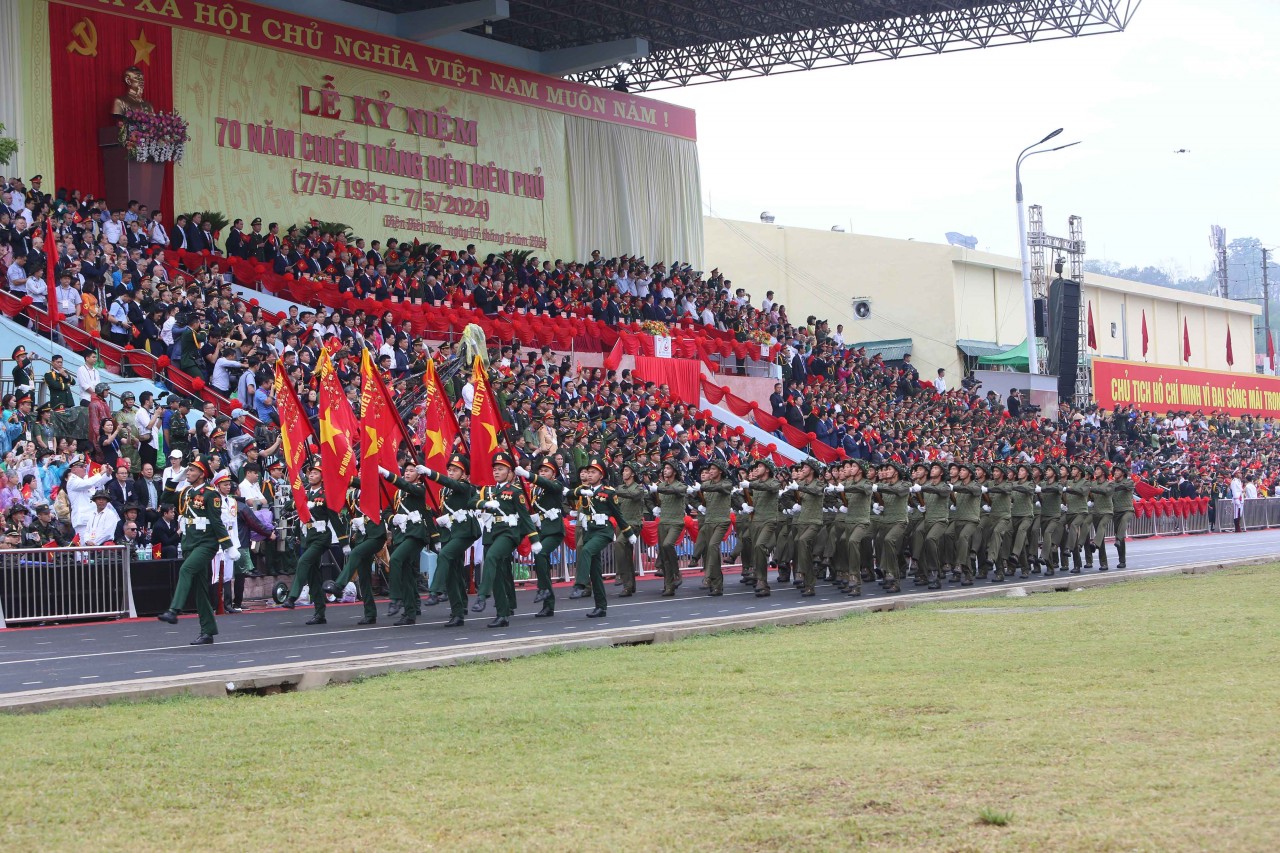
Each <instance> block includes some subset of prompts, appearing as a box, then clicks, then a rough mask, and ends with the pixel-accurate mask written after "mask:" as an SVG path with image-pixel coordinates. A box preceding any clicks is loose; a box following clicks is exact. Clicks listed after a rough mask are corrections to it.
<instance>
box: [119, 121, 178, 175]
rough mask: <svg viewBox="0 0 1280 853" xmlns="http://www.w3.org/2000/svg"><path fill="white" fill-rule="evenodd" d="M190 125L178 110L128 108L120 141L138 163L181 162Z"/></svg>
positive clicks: (122, 125) (121, 126)
mask: <svg viewBox="0 0 1280 853" xmlns="http://www.w3.org/2000/svg"><path fill="white" fill-rule="evenodd" d="M190 139H191V136H190V134H189V133H188V125H187V122H186V120H185V119H183V118H182V116H180V115H178V114H177V113H149V112H146V111H145V110H129V111H128V112H127V113H125V114H124V122H123V123H121V125H120V144H121V145H123V146H124V147H125V150H126V151H128V152H129V157H130V158H131V159H133V160H136V161H137V162H139V163H178V162H181V161H182V155H183V153H184V152H185V149H186V145H187V142H188V140H190Z"/></svg>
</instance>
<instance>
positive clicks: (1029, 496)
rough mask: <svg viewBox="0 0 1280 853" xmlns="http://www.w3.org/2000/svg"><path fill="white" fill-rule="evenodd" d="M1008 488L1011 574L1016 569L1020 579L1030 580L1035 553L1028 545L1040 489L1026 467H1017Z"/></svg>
mask: <svg viewBox="0 0 1280 853" xmlns="http://www.w3.org/2000/svg"><path fill="white" fill-rule="evenodd" d="M1008 486H1009V491H1010V514H1009V518H1010V521H1009V528H1010V535H1011V539H1012V546H1011V548H1010V552H1009V574H1010V575H1012V574H1013V569H1014V568H1015V567H1016V568H1018V570H1019V576H1020V577H1024V578H1029V577H1031V570H1030V568H1031V567H1030V556H1033V555H1034V554H1035V551H1034V550H1030V551H1029V550H1028V545H1029V544H1030V542H1031V526H1032V524H1033V523H1034V522H1035V515H1036V510H1035V502H1036V492H1037V491H1039V489H1038V488H1037V487H1036V485H1035V484H1034V483H1032V482H1031V469H1030V468H1029V467H1027V466H1026V465H1019V466H1018V467H1017V470H1016V473H1015V474H1014V480H1013V482H1012V483H1009V484H1008Z"/></svg>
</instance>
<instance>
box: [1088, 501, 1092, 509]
mask: <svg viewBox="0 0 1280 853" xmlns="http://www.w3.org/2000/svg"><path fill="white" fill-rule="evenodd" d="M1089 509H1093V501H1089Z"/></svg>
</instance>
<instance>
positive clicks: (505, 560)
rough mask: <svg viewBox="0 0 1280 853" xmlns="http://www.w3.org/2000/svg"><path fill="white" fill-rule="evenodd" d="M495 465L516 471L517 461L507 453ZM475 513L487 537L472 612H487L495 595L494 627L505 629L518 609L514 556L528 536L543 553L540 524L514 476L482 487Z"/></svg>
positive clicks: (500, 454)
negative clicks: (489, 602) (533, 515)
mask: <svg viewBox="0 0 1280 853" xmlns="http://www.w3.org/2000/svg"><path fill="white" fill-rule="evenodd" d="M493 462H494V464H495V465H500V464H506V465H507V467H509V468H512V469H514V468H515V461H514V460H513V459H512V458H511V456H510V455H509V454H507V453H505V452H504V453H499V454H498V455H497V456H495V457H494V460H493ZM475 510H476V517H477V518H478V519H479V522H480V529H481V530H482V531H483V535H484V567H483V569H482V572H481V576H480V584H479V586H478V588H477V590H476V603H475V604H474V605H473V606H472V608H471V609H472V611H473V612H476V613H478V612H480V611H481V610H483V609H484V603H485V599H487V598H488V597H489V596H490V595H491V594H492V595H493V599H494V606H495V607H496V608H497V611H498V615H497V617H496V618H495V619H494V620H493V622H491V623H490V627H492V628H501V627H505V625H506V624H507V620H508V619H509V618H510V617H511V616H512V615H514V614H515V609H516V582H515V577H514V575H513V573H512V568H511V560H512V557H513V556H514V554H515V551H516V549H517V548H519V547H520V542H521V540H523V539H524V537H526V536H528V537H529V538H530V540H532V543H533V544H534V545H536V546H537V548H538V550H539V551H541V550H542V545H541V543H540V542H539V541H538V530H537V525H535V524H534V523H533V518H532V517H531V516H530V515H529V503H528V499H527V498H526V497H525V493H524V488H523V487H522V486H521V484H520V483H519V482H518V481H517V480H516V479H515V478H514V477H513V478H512V479H510V480H508V481H507V482H505V483H502V484H499V485H495V486H482V487H480V489H479V490H478V491H477V492H476V501H475Z"/></svg>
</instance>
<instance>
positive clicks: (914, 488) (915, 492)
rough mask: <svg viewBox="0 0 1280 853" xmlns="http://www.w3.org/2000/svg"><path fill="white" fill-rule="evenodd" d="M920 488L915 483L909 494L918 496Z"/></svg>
mask: <svg viewBox="0 0 1280 853" xmlns="http://www.w3.org/2000/svg"><path fill="white" fill-rule="evenodd" d="M922 488H923V487H922V486H921V485H920V484H919V483H916V484H915V485H914V486H912V487H911V493H912V494H914V495H918V494H920V492H921V490H922Z"/></svg>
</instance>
